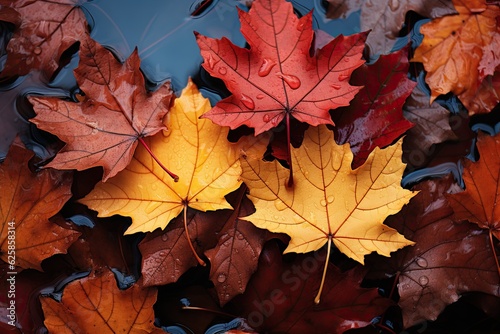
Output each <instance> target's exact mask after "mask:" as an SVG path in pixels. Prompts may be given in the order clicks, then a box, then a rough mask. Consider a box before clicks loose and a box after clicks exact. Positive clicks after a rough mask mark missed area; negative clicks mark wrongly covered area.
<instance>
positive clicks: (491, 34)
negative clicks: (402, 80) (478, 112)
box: [412, 0, 500, 108]
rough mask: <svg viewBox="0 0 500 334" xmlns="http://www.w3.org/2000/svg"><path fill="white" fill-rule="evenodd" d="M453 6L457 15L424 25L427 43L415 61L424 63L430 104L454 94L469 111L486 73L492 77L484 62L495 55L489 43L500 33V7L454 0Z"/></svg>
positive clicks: (479, 1) (417, 54)
mask: <svg viewBox="0 0 500 334" xmlns="http://www.w3.org/2000/svg"><path fill="white" fill-rule="evenodd" d="M453 5H454V6H455V8H456V10H457V12H458V14H457V15H449V16H444V17H441V18H438V19H434V20H432V21H431V22H429V23H426V24H424V25H423V26H422V28H421V29H420V31H421V33H422V34H423V35H424V40H423V41H422V44H421V45H420V46H419V47H418V48H417V49H416V50H415V56H414V58H413V60H412V61H418V62H421V63H423V64H424V67H425V70H426V71H427V76H426V79H425V81H426V82H427V84H428V85H429V87H430V88H431V103H432V101H434V99H436V97H438V96H439V95H440V94H446V93H448V92H452V93H454V94H455V95H458V97H459V98H460V100H461V101H462V102H463V103H464V105H465V106H466V107H467V108H470V107H471V104H472V102H473V101H472V100H473V99H474V94H473V93H474V92H475V91H476V90H477V89H478V88H479V85H480V84H481V81H482V80H483V79H484V77H485V76H486V74H492V73H489V72H488V71H486V70H485V69H483V67H484V64H483V63H484V62H485V61H486V62H487V59H486V58H487V57H490V54H491V53H492V52H491V51H488V47H489V45H490V43H492V41H493V39H494V38H498V34H499V33H500V27H498V25H497V18H498V17H499V16H500V8H498V6H494V5H487V3H486V1H485V0H473V1H472V0H471V1H465V0H453ZM495 36H497V37H495ZM485 57H486V58H485ZM471 92H472V93H471Z"/></svg>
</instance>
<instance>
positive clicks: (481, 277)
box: [367, 175, 500, 327]
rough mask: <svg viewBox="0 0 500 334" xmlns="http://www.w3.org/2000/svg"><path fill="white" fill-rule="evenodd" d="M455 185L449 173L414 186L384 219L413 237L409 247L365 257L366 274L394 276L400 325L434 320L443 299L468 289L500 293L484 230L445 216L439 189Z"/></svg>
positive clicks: (447, 189) (451, 299) (453, 299)
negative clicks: (414, 193) (407, 199)
mask: <svg viewBox="0 0 500 334" xmlns="http://www.w3.org/2000/svg"><path fill="white" fill-rule="evenodd" d="M459 189H460V188H459V187H458V186H457V185H456V184H453V178H452V177H451V175H450V176H448V177H447V178H445V179H437V180H430V181H425V182H422V183H420V184H418V185H417V186H415V188H414V190H419V191H420V192H419V194H418V195H417V196H415V198H413V199H412V200H411V201H410V203H409V204H408V205H407V206H405V207H403V209H402V210H401V211H400V212H399V213H398V214H396V215H394V216H390V217H389V218H388V219H387V220H386V221H385V223H386V224H387V225H389V226H391V227H393V228H395V229H397V230H398V231H399V232H401V233H403V234H404V236H405V237H406V238H410V239H411V240H414V241H415V246H413V247H407V248H405V249H402V250H400V251H398V252H396V253H395V254H393V255H392V256H391V258H390V259H387V258H380V257H369V258H368V259H367V265H368V267H369V268H370V273H369V274H368V276H367V277H368V278H372V279H373V278H376V279H383V278H387V275H396V276H397V280H396V282H397V288H398V292H399V296H400V300H399V305H400V306H401V308H402V310H403V320H404V325H405V327H410V326H412V325H414V324H416V323H418V322H421V321H423V320H435V319H436V318H437V317H438V315H439V314H440V313H441V312H442V310H443V309H444V308H445V307H446V306H447V305H448V304H451V303H453V302H456V301H457V300H458V299H459V298H460V296H461V295H462V294H464V293H466V292H469V291H481V292H484V293H488V294H492V295H495V296H500V285H499V280H500V277H499V274H498V272H497V270H496V268H495V259H494V256H493V254H494V253H493V251H492V249H491V246H490V242H489V238H488V233H487V232H486V231H484V230H481V229H479V228H477V227H476V226H475V225H473V224H470V223H466V222H465V223H457V222H454V221H453V220H452V219H451V218H452V213H453V211H452V209H451V207H450V206H449V205H448V203H447V201H446V199H445V197H444V193H446V192H456V191H459Z"/></svg>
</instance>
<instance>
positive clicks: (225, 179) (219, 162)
mask: <svg viewBox="0 0 500 334" xmlns="http://www.w3.org/2000/svg"><path fill="white" fill-rule="evenodd" d="M210 109H211V106H210V102H209V101H208V99H205V98H203V96H202V95H201V94H200V93H199V91H198V89H197V88H196V86H195V85H194V84H193V83H192V82H191V81H189V83H188V85H187V86H186V88H184V90H183V91H182V95H181V96H180V97H179V98H177V99H176V100H175V102H174V106H173V107H172V109H171V111H170V113H169V114H168V117H167V118H166V119H165V123H166V124H165V125H166V126H167V128H168V129H169V130H168V131H163V132H160V133H158V134H156V135H155V136H153V137H149V138H144V141H146V142H147V144H148V146H149V147H150V149H151V151H152V152H153V153H154V154H155V155H156V157H157V158H158V159H159V161H161V162H162V163H163V164H164V165H165V166H166V168H167V169H168V170H172V171H175V173H176V174H177V175H178V176H179V181H178V182H174V181H173V180H172V178H171V177H170V176H169V175H168V174H167V173H166V172H165V171H164V169H162V168H161V167H160V166H159V165H158V164H157V163H156V162H155V161H154V160H153V158H152V157H151V155H150V154H149V152H148V151H147V150H146V149H145V148H144V147H142V146H139V147H138V148H137V150H136V151H135V154H134V157H133V159H132V161H131V163H130V164H129V165H128V167H127V168H125V169H124V170H123V171H122V172H120V173H118V175H117V176H115V177H113V178H111V179H109V180H108V181H107V182H105V183H104V182H100V183H98V184H97V185H96V187H95V189H94V190H93V191H92V192H91V193H90V194H89V195H87V196H86V197H85V198H84V199H82V200H81V202H82V203H84V204H85V205H87V206H88V207H89V208H91V209H93V210H96V211H98V212H99V216H100V217H107V216H111V215H115V214H119V215H123V216H130V217H132V225H131V226H130V227H129V228H128V229H127V231H126V232H125V234H131V233H136V232H147V231H153V230H155V229H156V228H162V229H163V228H165V227H166V226H167V224H168V223H169V222H170V221H171V220H172V219H173V218H175V217H176V216H178V215H179V214H180V213H181V212H182V211H183V210H184V212H186V209H187V207H188V206H189V207H191V208H194V209H197V210H201V211H207V210H219V209H231V205H230V204H229V203H228V202H227V201H226V199H225V198H224V196H225V195H226V194H228V193H230V192H232V191H234V190H236V189H238V187H239V186H240V185H241V183H242V181H241V180H240V175H241V171H242V170H241V165H240V160H239V156H240V150H245V151H247V150H250V152H252V153H251V154H255V155H256V156H262V155H263V154H264V152H265V150H266V146H267V143H268V141H269V136H266V135H264V136H258V137H244V138H242V139H240V141H239V142H238V143H230V142H228V140H227V138H226V137H227V134H228V131H229V129H228V128H225V127H220V126H218V125H216V124H213V123H212V121H210V120H206V119H199V117H200V116H201V115H202V114H203V113H205V112H207V111H208V110H210Z"/></svg>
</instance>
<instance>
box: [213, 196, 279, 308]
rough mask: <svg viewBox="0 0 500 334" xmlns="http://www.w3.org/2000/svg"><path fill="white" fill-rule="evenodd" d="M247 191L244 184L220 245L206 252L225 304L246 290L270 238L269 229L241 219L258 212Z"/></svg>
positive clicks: (219, 241) (220, 236) (216, 285)
mask: <svg viewBox="0 0 500 334" xmlns="http://www.w3.org/2000/svg"><path fill="white" fill-rule="evenodd" d="M246 190H247V188H246V186H243V187H242V188H241V190H240V191H239V194H238V196H239V198H238V202H237V203H238V204H237V205H236V206H235V210H234V211H233V214H232V215H231V216H230V217H229V218H228V220H227V224H225V225H224V227H223V229H222V230H221V231H220V233H219V238H218V242H217V245H216V246H215V247H214V248H212V249H209V250H207V251H205V255H206V256H207V258H208V259H209V261H210V264H211V266H210V279H211V280H212V282H213V283H214V285H215V289H216V290H217V292H218V295H219V301H220V303H221V305H222V306H223V305H224V304H226V303H227V302H228V301H230V300H231V299H233V297H234V296H236V295H238V294H240V293H243V292H244V291H245V288H246V285H247V283H248V281H249V280H250V277H251V276H252V274H253V273H254V272H255V270H257V264H258V260H259V256H260V253H261V251H262V247H263V246H264V242H265V241H267V240H268V239H270V235H269V233H268V232H267V231H266V230H261V229H258V228H257V227H255V226H254V225H253V224H251V223H249V222H247V221H244V220H241V219H239V218H238V217H240V216H248V215H249V214H250V213H253V212H254V211H255V210H254V207H253V205H252V202H250V200H248V199H247V198H246V197H245V196H244V194H245V192H246Z"/></svg>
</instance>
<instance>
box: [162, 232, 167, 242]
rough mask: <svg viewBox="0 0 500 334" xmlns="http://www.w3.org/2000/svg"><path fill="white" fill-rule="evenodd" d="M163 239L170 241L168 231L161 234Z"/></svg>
mask: <svg viewBox="0 0 500 334" xmlns="http://www.w3.org/2000/svg"><path fill="white" fill-rule="evenodd" d="M161 240H163V241H168V234H167V233H164V234H162V235H161Z"/></svg>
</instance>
